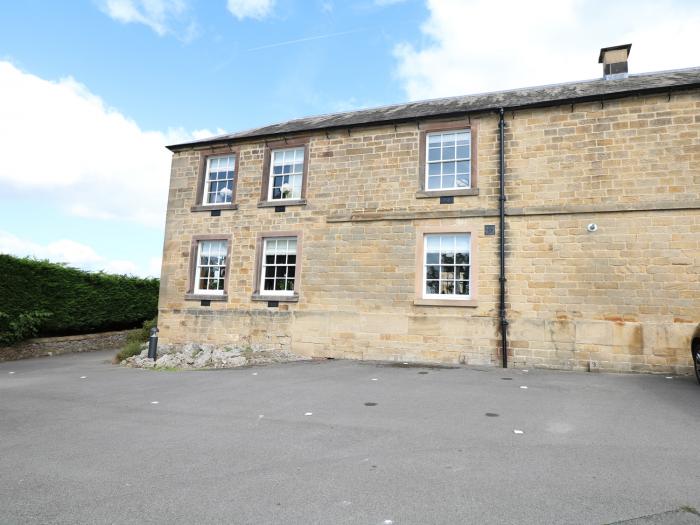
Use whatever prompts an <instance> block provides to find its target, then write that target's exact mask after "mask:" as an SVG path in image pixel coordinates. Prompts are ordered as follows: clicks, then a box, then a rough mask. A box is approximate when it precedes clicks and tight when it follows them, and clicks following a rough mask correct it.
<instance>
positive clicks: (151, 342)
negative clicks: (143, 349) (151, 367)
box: [148, 326, 158, 361]
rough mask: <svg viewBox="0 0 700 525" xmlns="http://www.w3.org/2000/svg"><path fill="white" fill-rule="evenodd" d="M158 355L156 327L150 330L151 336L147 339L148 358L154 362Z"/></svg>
mask: <svg viewBox="0 0 700 525" xmlns="http://www.w3.org/2000/svg"><path fill="white" fill-rule="evenodd" d="M157 354H158V327H156V326H154V327H153V328H151V335H150V336H149V338H148V358H149V359H153V360H154V361H155V360H156V357H157Z"/></svg>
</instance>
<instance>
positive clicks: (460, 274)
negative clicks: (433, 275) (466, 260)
mask: <svg viewBox="0 0 700 525" xmlns="http://www.w3.org/2000/svg"><path fill="white" fill-rule="evenodd" d="M457 279H469V266H457Z"/></svg>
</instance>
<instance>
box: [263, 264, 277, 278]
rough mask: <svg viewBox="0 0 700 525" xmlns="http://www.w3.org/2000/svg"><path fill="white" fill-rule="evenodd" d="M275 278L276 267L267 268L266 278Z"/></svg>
mask: <svg viewBox="0 0 700 525" xmlns="http://www.w3.org/2000/svg"><path fill="white" fill-rule="evenodd" d="M274 276H275V267H274V266H266V267H265V277H274Z"/></svg>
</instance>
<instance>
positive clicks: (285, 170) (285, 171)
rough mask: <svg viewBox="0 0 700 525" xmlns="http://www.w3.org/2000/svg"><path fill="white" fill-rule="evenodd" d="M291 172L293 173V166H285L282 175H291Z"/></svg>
mask: <svg viewBox="0 0 700 525" xmlns="http://www.w3.org/2000/svg"><path fill="white" fill-rule="evenodd" d="M290 171H292V166H291V164H285V165H284V167H283V168H282V173H289V172H290Z"/></svg>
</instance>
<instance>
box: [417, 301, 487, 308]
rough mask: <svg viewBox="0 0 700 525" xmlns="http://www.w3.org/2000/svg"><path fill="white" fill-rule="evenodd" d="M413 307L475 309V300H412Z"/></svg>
mask: <svg viewBox="0 0 700 525" xmlns="http://www.w3.org/2000/svg"><path fill="white" fill-rule="evenodd" d="M413 304H414V305H415V306H461V307H463V308H476V307H477V306H478V302H477V300H476V299H414V300H413Z"/></svg>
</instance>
